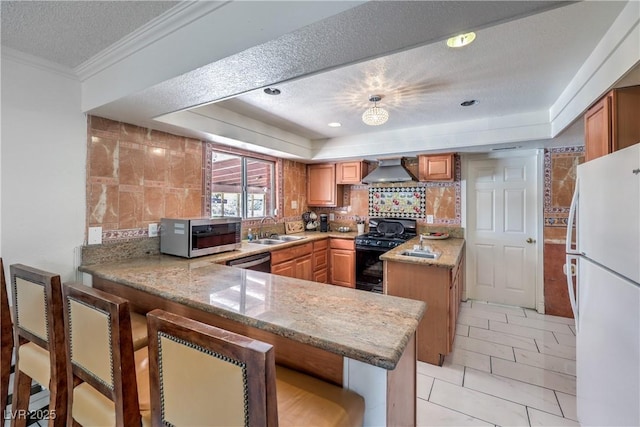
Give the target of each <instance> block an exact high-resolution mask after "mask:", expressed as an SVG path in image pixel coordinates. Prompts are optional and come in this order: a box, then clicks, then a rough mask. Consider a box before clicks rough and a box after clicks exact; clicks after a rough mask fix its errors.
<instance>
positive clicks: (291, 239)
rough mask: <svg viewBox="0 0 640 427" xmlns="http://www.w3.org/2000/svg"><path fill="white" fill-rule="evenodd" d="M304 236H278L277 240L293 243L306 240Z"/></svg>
mask: <svg viewBox="0 0 640 427" xmlns="http://www.w3.org/2000/svg"><path fill="white" fill-rule="evenodd" d="M306 238H307V237H306V236H278V237H276V239H277V240H284V241H285V242H295V241H298V240H303V239H306Z"/></svg>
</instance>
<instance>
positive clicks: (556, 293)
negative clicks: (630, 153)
mask: <svg viewBox="0 0 640 427" xmlns="http://www.w3.org/2000/svg"><path fill="white" fill-rule="evenodd" d="M583 162H584V147H583V146H576V147H562V148H552V149H548V150H545V154H544V299H545V313H546V314H552V315H555V316H564V317H573V313H572V311H571V304H570V302H569V292H568V289H567V280H566V277H565V275H564V272H563V269H562V266H563V265H564V263H565V241H566V238H565V236H566V233H567V219H568V217H569V208H570V206H571V198H572V197H573V190H574V189H575V184H576V173H577V169H576V168H577V166H578V165H579V164H581V163H583Z"/></svg>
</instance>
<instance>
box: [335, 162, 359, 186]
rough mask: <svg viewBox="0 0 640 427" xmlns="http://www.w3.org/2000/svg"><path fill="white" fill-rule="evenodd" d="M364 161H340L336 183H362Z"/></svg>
mask: <svg viewBox="0 0 640 427" xmlns="http://www.w3.org/2000/svg"><path fill="white" fill-rule="evenodd" d="M364 166H365V164H364V162H344V163H338V165H337V170H336V183H338V184H360V183H361V182H362V178H363V173H364V169H365V168H364Z"/></svg>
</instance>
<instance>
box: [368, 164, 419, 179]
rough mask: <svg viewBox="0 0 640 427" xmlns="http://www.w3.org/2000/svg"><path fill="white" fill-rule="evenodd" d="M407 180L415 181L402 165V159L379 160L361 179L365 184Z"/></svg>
mask: <svg viewBox="0 0 640 427" xmlns="http://www.w3.org/2000/svg"><path fill="white" fill-rule="evenodd" d="M407 181H417V179H416V177H415V176H413V174H412V173H411V172H409V171H408V170H407V169H405V167H404V166H402V159H384V160H380V163H379V164H378V167H377V168H376V169H375V170H374V171H373V172H371V173H370V174H369V175H367V176H365V177H364V179H363V180H362V182H363V183H365V184H375V183H382V182H407Z"/></svg>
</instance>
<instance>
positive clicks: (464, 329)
mask: <svg viewBox="0 0 640 427" xmlns="http://www.w3.org/2000/svg"><path fill="white" fill-rule="evenodd" d="M456 335H462V336H465V337H468V336H469V325H462V324H460V323H458V324H457V325H456Z"/></svg>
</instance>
